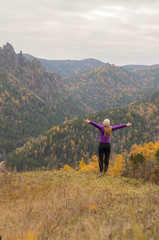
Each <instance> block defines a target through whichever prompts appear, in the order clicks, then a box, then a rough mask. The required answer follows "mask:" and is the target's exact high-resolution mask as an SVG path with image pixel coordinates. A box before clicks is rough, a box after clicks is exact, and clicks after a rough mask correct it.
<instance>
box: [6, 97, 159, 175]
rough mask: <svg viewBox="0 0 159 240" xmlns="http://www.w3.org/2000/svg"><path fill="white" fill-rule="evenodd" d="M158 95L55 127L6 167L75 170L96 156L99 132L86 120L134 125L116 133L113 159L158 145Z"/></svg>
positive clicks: (20, 151)
mask: <svg viewBox="0 0 159 240" xmlns="http://www.w3.org/2000/svg"><path fill="white" fill-rule="evenodd" d="M158 109H159V93H156V94H155V95H154V96H151V97H149V98H147V99H145V100H143V101H141V102H139V103H138V104H134V105H132V106H130V107H125V108H119V109H113V110H107V111H101V112H98V113H93V114H90V115H87V116H85V117H83V118H82V117H79V118H75V119H73V120H70V121H66V122H64V123H63V124H61V125H58V126H55V127H53V128H52V129H50V130H49V131H48V132H46V134H45V135H42V136H40V137H39V138H36V139H35V140H31V141H29V142H27V143H26V144H25V145H24V146H23V147H21V148H18V149H16V151H15V152H12V153H11V154H10V155H8V157H7V164H8V165H11V167H12V168H14V167H15V166H16V167H17V170H24V169H35V168H38V167H40V168H41V167H42V166H44V167H49V168H50V169H52V168H61V167H62V166H64V165H65V164H69V165H70V166H73V167H74V166H76V164H77V163H78V162H79V161H80V160H81V158H82V157H83V158H84V159H85V161H86V162H87V161H89V159H90V158H91V157H92V156H93V155H94V154H97V146H98V136H99V130H98V129H96V128H94V127H93V126H91V125H89V124H86V123H85V122H84V118H89V119H90V120H93V121H96V122H98V123H99V124H102V121H103V119H105V118H109V119H111V125H112V126H114V125H119V124H121V123H127V122H132V123H133V127H132V128H124V129H121V130H117V131H115V132H113V134H112V138H111V142H112V155H113V153H115V154H119V153H122V152H123V151H125V150H127V151H129V150H130V148H131V146H132V145H134V144H140V143H145V142H150V141H155V140H157V138H158V125H159V111H158Z"/></svg>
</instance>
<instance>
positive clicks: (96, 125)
mask: <svg viewBox="0 0 159 240" xmlns="http://www.w3.org/2000/svg"><path fill="white" fill-rule="evenodd" d="M85 122H86V123H90V124H91V125H93V126H94V127H96V128H98V129H101V128H102V126H101V125H99V124H98V123H95V122H93V121H90V120H89V119H85Z"/></svg>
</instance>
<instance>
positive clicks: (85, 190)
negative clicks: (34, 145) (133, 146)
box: [0, 171, 159, 240]
mask: <svg viewBox="0 0 159 240" xmlns="http://www.w3.org/2000/svg"><path fill="white" fill-rule="evenodd" d="M0 194H1V196H2V197H1V198H0V212H1V218H0V236H2V239H8V240H11V239H19V238H20V239H35V240H36V239H39V240H43V239H50V240H51V239H55V240H56V239H67V240H72V239H80V240H82V239H91V240H97V239H109V240H115V239H118V240H123V239H129V240H134V239H135V240H148V239H159V232H158V229H159V221H158V202H159V187H158V186H156V185H152V184H150V183H144V182H142V181H139V180H135V179H127V178H120V177H113V176H108V175H107V176H105V175H100V174H99V173H85V172H80V171H65V172H63V171H54V172H48V171H47V172H26V173H21V174H15V173H14V174H13V173H12V174H10V175H6V174H3V175H2V174H1V175H0Z"/></svg>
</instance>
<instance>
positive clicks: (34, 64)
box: [0, 43, 69, 107]
mask: <svg viewBox="0 0 159 240" xmlns="http://www.w3.org/2000/svg"><path fill="white" fill-rule="evenodd" d="M0 66H2V67H3V68H4V69H5V70H6V71H7V72H9V73H10V74H12V75H13V76H14V77H16V78H18V79H19V80H20V81H21V82H22V83H23V84H24V85H25V86H26V87H27V88H29V89H30V90H32V91H33V92H34V93H35V94H36V95H38V96H39V97H40V98H41V99H43V100H44V101H46V102H48V103H49V104H51V105H52V104H53V105H54V107H56V104H58V102H60V101H61V98H67V97H68V96H69V93H68V91H66V90H65V88H64V86H63V83H62V79H61V77H60V75H59V74H58V73H48V72H46V70H45V69H44V67H43V66H42V64H41V63H40V62H39V61H37V60H36V59H35V58H34V59H33V60H32V61H29V60H28V59H26V58H25V57H24V56H23V54H22V52H20V53H19V54H16V53H15V51H14V48H13V47H12V45H11V44H9V43H7V44H6V45H4V46H3V48H0Z"/></svg>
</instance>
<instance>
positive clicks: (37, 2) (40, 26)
mask: <svg viewBox="0 0 159 240" xmlns="http://www.w3.org/2000/svg"><path fill="white" fill-rule="evenodd" d="M158 8H159V1H157V0H152V1H149V0H144V1H143V0H141V1H137V0H131V1H126V0H112V1H110V0H109V1H108V0H80V1H74V0H34V1H33V0H21V1H20V0H5V1H4V2H3V3H2V4H1V8H0V30H1V40H0V45H3V44H5V43H6V42H7V41H9V42H10V43H11V44H13V45H14V46H15V49H16V50H17V51H19V50H23V51H24V52H28V53H30V54H33V55H34V56H37V57H43V58H48V59H66V58H70V59H82V58H85V57H95V58H99V59H101V60H103V61H106V62H107V61H110V62H112V63H115V64H119V63H121V64H122V63H123V64H126V63H131V62H130V61H131V60H133V61H134V63H135V56H136V62H137V61H139V55H140V56H141V57H140V59H141V63H143V64H146V61H147V64H148V62H150V64H151V63H152V64H153V63H157V62H154V61H158V63H159V57H158V58H157V57H156V53H159V46H158V45H157V43H158V37H159V16H158ZM150 46H151V47H150ZM152 53H155V56H154V58H153V54H152ZM142 55H143V56H144V57H143V59H142ZM158 56H159V54H158ZM108 58H109V59H110V60H109V59H108ZM132 63H133V62H132Z"/></svg>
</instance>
